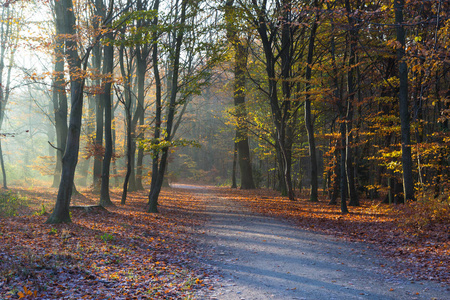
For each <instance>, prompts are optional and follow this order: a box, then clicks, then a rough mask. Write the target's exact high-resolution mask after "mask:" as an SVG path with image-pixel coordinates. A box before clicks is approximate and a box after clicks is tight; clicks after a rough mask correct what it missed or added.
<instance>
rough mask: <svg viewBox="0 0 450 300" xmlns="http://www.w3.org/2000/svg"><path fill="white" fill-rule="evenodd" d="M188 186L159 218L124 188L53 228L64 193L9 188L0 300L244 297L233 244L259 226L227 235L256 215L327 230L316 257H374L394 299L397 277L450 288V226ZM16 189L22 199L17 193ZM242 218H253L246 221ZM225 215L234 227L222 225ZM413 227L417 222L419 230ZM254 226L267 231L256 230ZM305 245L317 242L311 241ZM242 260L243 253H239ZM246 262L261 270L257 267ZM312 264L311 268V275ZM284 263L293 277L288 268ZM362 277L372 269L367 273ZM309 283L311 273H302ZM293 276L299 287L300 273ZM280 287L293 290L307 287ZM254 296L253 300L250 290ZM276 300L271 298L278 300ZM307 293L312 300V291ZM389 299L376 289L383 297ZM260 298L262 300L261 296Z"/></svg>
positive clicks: (80, 199) (421, 290)
mask: <svg viewBox="0 0 450 300" xmlns="http://www.w3.org/2000/svg"><path fill="white" fill-rule="evenodd" d="M186 187H189V186H179V187H178V188H170V189H165V190H163V192H162V195H161V198H160V213H159V214H148V213H146V212H145V203H146V202H147V193H146V192H135V193H130V194H129V197H128V201H127V204H126V205H125V206H121V205H119V202H120V192H119V191H117V190H115V191H113V192H112V193H111V196H112V200H113V202H114V203H115V204H116V206H115V207H111V208H107V210H102V209H92V210H89V211H87V210H85V209H74V210H72V211H71V214H72V221H73V223H71V224H60V225H49V224H44V222H45V220H46V219H47V217H48V211H49V210H50V209H51V207H53V205H54V201H55V199H56V195H55V193H56V190H52V189H38V188H33V189H19V188H13V189H11V193H7V194H4V195H2V197H3V198H2V199H8V200H7V203H6V204H5V203H2V202H1V201H0V208H1V209H3V211H5V207H6V208H10V209H9V211H7V212H8V213H9V214H15V215H16V216H8V217H7V216H1V215H0V299H10V298H11V299H17V298H22V299H31V298H39V299H62V298H64V299H82V298H86V299H108V298H111V299H147V298H148V299H241V298H242V299H244V295H245V292H246V291H245V288H239V287H238V285H239V284H241V283H239V280H237V278H238V277H239V276H238V275H236V276H237V277H236V276H235V275H230V273H232V274H233V273H235V272H237V271H238V270H236V268H237V267H239V266H240V265H239V264H236V259H237V261H239V259H240V260H241V261H244V258H245V259H247V261H249V260H250V258H248V253H247V252H242V253H241V252H235V251H236V249H237V248H236V247H235V244H233V243H235V242H234V240H235V239H236V238H239V237H240V236H241V235H242V232H245V231H249V232H251V231H252V229H250V228H247V229H246V230H243V229H244V228H241V229H238V230H237V231H236V228H228V229H227V230H232V231H231V232H234V233H233V234H234V235H232V237H233V238H232V239H230V241H229V242H231V244H228V245H227V244H226V243H225V240H223V239H218V238H219V237H220V234H225V236H227V235H228V236H229V232H228V233H227V231H223V230H224V228H226V226H229V225H231V226H233V224H234V223H236V222H238V223H240V222H244V221H245V222H247V223H245V222H244V223H243V224H248V225H245V226H253V225H254V224H255V223H254V221H253V218H256V219H257V220H259V221H258V222H259V223H261V221H260V220H261V218H262V219H263V220H270V221H268V224H272V225H270V226H274V228H277V227H278V228H284V227H283V226H286V225H285V224H289V228H291V229H292V228H301V229H303V230H300V229H299V230H298V231H301V232H304V234H305V236H308V235H309V234H313V233H319V234H313V236H315V238H316V236H323V237H324V241H325V242H324V243H325V244H326V245H328V246H327V247H328V248H326V249H320V251H318V252H320V255H321V256H320V257H316V258H315V259H316V260H317V259H318V260H327V259H328V260H330V259H333V258H336V255H338V257H341V258H342V257H344V256H351V255H353V254H354V255H355V258H356V257H357V256H361V255H362V256H365V257H370V258H371V259H372V262H371V266H372V267H371V270H370V272H372V273H373V272H375V273H376V274H388V275H386V277H384V278H389V280H388V281H386V280H385V281H383V282H384V283H383V284H384V286H386V287H389V286H391V287H389V290H388V292H391V293H392V295H394V294H395V293H396V292H395V291H396V290H398V289H402V287H401V286H400V285H399V282H405V281H401V280H400V279H399V278H402V280H407V282H409V284H411V285H413V282H417V285H418V286H419V287H418V288H417V289H415V288H412V287H411V288H409V287H408V293H413V297H410V298H411V299H413V298H414V297H416V298H417V299H422V296H424V297H425V296H426V295H428V294H427V293H426V292H427V291H430V289H431V288H428V285H430V286H433V287H435V286H438V287H439V288H441V294H440V295H444V296H445V295H447V294H448V293H449V284H450V236H449V229H450V228H449V224H448V223H445V222H435V221H433V220H428V222H427V223H424V224H419V223H420V222H419V221H420V219H417V218H415V217H413V216H412V214H411V209H409V208H408V209H404V208H392V207H388V206H386V205H382V204H379V203H378V202H371V201H368V200H366V201H362V205H361V206H360V207H351V208H350V210H351V213H350V214H348V215H342V214H340V213H339V208H338V207H335V206H329V205H327V203H326V202H325V200H324V201H321V202H319V203H311V202H309V201H306V200H301V199H306V198H307V196H306V195H300V197H299V199H300V200H298V201H295V202H292V201H289V200H286V199H285V198H282V197H280V196H278V194H277V193H276V192H272V191H268V190H255V191H241V190H231V189H228V188H213V187H207V188H206V187H203V188H198V187H196V188H186ZM81 192H82V194H81V195H78V196H74V197H73V199H72V205H95V204H97V202H98V201H97V199H98V196H97V195H93V194H92V193H91V192H89V191H81ZM16 193H18V194H19V195H20V196H19V197H15V195H16ZM5 195H6V196H5ZM215 204H220V205H215ZM11 207H12V208H11ZM0 211H1V210H0ZM230 212H231V216H233V218H234V217H236V218H237V219H233V218H228V217H226V218H225V219H224V216H230ZM250 212H251V213H250ZM243 216H247V217H245V218H244V219H243ZM263 216H264V217H263ZM224 220H226V222H228V223H220V222H222V221H224ZM278 220H285V221H282V222H281V221H278ZM286 220H287V221H286ZM416 221H417V222H418V224H419V225H420V226H419V225H418V226H413V225H414V224H415V223H414V222H416ZM230 222H231V223H230ZM258 222H257V223H258ZM274 222H275V223H274ZM278 222H281V223H278ZM286 222H287V223H286ZM227 224H228V225H227ZM252 224H253V225H252ZM218 225H220V226H219V227H217V226H218ZM260 225H261V224H260ZM224 226H225V227H224ZM258 226H259V225H258ZM267 226H268V225H264V226H263V227H262V228H267V233H265V234H266V236H265V237H263V238H261V237H262V236H259V235H258V234H259V233H258V234H257V235H256V236H258V237H259V238H257V241H258V244H260V245H268V244H270V245H272V244H274V243H275V244H276V243H277V242H274V241H270V240H269V238H276V236H279V235H280V234H274V235H273V236H271V235H270V234H268V233H270V232H271V230H272V229H271V228H268V227H267ZM291 229H289V230H291ZM254 230H255V231H257V230H261V228H259V229H257V228H256V227H255V229H254ZM285 230H286V232H289V230H288V229H285ZM305 230H306V231H305ZM236 234H237V235H236ZM261 234H262V233H261ZM325 235H329V236H335V237H337V239H339V240H341V241H338V240H336V239H335V238H333V239H332V240H330V238H329V237H326V236H325ZM288 239H290V238H288ZM295 239H296V240H295V242H296V243H297V244H298V243H301V240H298V237H295ZM307 239H309V242H310V241H311V236H309V238H307ZM226 240H227V239H226ZM268 241H270V242H269V243H268ZM299 241H300V242H299ZM251 242H252V243H255V241H251ZM285 242H287V240H283V241H282V243H281V244H280V247H278V248H279V250H280V251H281V250H282V249H283V248H285V247H283V246H282V245H283V243H285ZM309 242H308V243H309ZM354 242H357V243H354ZM308 243H306V242H305V244H308ZM339 243H347V244H349V245H350V246H348V247H350V250H348V251H349V252H345V251H347V250H343V247H344V245H343V244H339ZM298 245H299V244H298ZM308 245H310V247H311V250H314V249H315V248H317V247H319V248H321V247H322V246H321V245H322V244H317V243H315V244H314V243H313V244H310V243H309V244H308ZM361 245H362V246H361ZM264 247H266V246H263V248H261V249H260V250H257V249H256V250H255V249H254V248H253V250H252V249H250V250H249V249H247V250H246V251H253V252H249V253H254V254H255V258H258V256H257V255H256V254H257V253H263V252H264V253H265V252H267V251H269V252H270V251H272V250H273V249H272V248H264ZM299 248H301V247H300V246H299ZM363 248H364V249H363ZM366 248H367V249H366ZM352 249H353V250H352ZM354 249H357V250H354ZM318 250H319V249H318ZM325 250H326V251H325ZM355 251H356V252H355ZM364 252H365V253H370V255H367V254H364ZM355 253H357V254H355ZM375 253H376V254H375ZM235 254H236V257H235V256H233V255H235ZM266 254H267V253H266ZM250 255H251V254H250ZM378 255H380V256H379V257H378ZM375 256H376V257H375ZM269 258H270V255H269ZM233 259H234V261H233ZM259 259H260V258H259ZM335 260H336V261H339V259H337V258H336V259H335ZM351 260H352V258H351V257H346V258H345V261H344V260H341V261H339V262H340V263H341V264H342V263H344V265H343V266H342V267H341V268H340V270H341V271H339V272H341V273H342V270H346V269H345V268H346V266H345V263H349V262H351ZM288 265H289V264H288ZM241 267H242V268H247V269H245V271H246V272H252V269H251V268H249V266H248V265H247V266H246V265H242V266H241ZM273 267H275V268H277V266H273ZM305 267H306V265H305V264H304V262H303V265H302V268H305ZM310 267H311V266H308V268H310ZM280 268H282V269H280V270H283V272H284V271H285V269H283V268H285V266H282V267H280ZM314 268H315V267H312V269H311V270H312V271H311V272H316V271H317V270H320V269H323V268H321V266H320V265H319V266H317V268H316V269H314ZM314 270H316V271H314ZM241 271H242V270H241ZM360 271H361V270H360ZM365 271H366V273H367V271H368V270H365ZM283 272H279V273H275V274H279V275H280V276H281V277H283V276H284V275H286V274H287V273H286V274H284V273H283ZM287 272H289V271H287ZM236 274H237V273H236ZM272 274H273V273H272ZM241 275H242V273H241ZM282 275H283V276H282ZM319 275H320V274H319ZM322 275H323V276H325V277H327V276H334V275H329V274H326V273H323V274H322ZM230 276H231V277H230ZM245 276H246V275H244V277H245ZM258 276H259V275H258ZM302 276H303V277H305V275H304V274H303V275H302ZM377 276H378V275H377ZM379 276H381V275H379ZM256 277H257V276H256ZM256 277H255V278H256ZM338 277H339V276H338ZM266 279H267V278H266ZM272 279H273V278H272ZM328 279H329V281H330V282H328V283H327V286H328V285H334V286H336V288H339V289H342V288H344V289H349V290H351V291H353V292H355V293H356V291H359V290H358V289H352V287H351V285H354V284H355V282H352V281H355V280H353V279H348V278H347V279H348V280H347V279H346V278H345V277H344V279H345V280H347V282H346V285H345V284H344V283H343V282H340V280H344V279H342V278H341V279H339V278H337V277H336V278H331V277H328ZM236 280H237V281H236ZM264 280H265V279H264ZM287 280H288V281H289V280H290V281H292V278H287ZM308 280H310V281H309V283H310V285H311V288H313V289H318V286H316V285H317V284H319V283H317V282H314V284H312V282H313V281H311V280H314V279H313V278H309V279H308ZM399 280H400V281H399ZM248 283H249V282H247V284H248ZM306 283H308V282H306ZM251 284H254V283H251ZM366 285H370V283H366ZM283 288H284V289H285V290H286V291H290V293H293V291H295V290H296V289H302V288H305V287H304V286H301V285H299V286H298V287H297V286H295V285H294V286H292V287H291V286H285V287H283ZM266 292H269V291H266ZM233 293H235V294H233ZM236 293H237V294H236ZM252 293H253V292H252ZM430 293H431V292H430ZM442 293H444V294H442ZM369 294H370V291H369V292H367V293H366V291H360V292H359V293H357V294H352V295H354V296H355V297H362V298H365V299H366V298H368V299H376V298H371V297H370V296H368V295H369ZM248 295H249V296H248V297H251V295H252V294H248ZM267 295H269V294H267ZM270 295H273V293H272V294H270ZM270 295H269V296H267V299H271V298H270ZM289 295H290V296H292V295H291V294H289ZM304 295H306V296H305V297H306V298H304V299H310V298H308V297H313V296H314V295H313V294H311V295H309V294H304ZM308 295H309V296H308ZM337 295H338V294H337ZM347 295H349V294H348V293H347ZM358 295H359V296H358ZM383 295H384V294H379V296H380V299H382V298H383ZM408 295H409V294H408ZM429 295H432V294H429ZM290 296H289V297H290ZM236 297H239V298H236ZM256 297H257V298H254V299H264V298H258V297H259V296H256ZM293 297H295V296H293ZM336 297H337V298H338V299H339V296H336ZM394 298H395V297H394ZM435 298H436V299H439V297H435ZM246 299H250V298H246ZM291 299H295V298H291ZM297 299H302V298H301V297H300V298H297ZM342 299H344V298H342ZM423 299H430V297H428V298H423ZM443 299H444V298H443Z"/></svg>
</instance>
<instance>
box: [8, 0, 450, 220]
mask: <svg viewBox="0 0 450 300" xmlns="http://www.w3.org/2000/svg"><path fill="white" fill-rule="evenodd" d="M0 8H1V14H2V18H1V23H0V34H1V44H0V47H1V48H0V88H1V89H0V97H1V98H0V116H1V118H0V124H1V132H2V139H1V147H2V148H0V158H1V167H2V174H3V176H2V178H3V187H4V188H7V186H8V183H9V184H24V183H26V184H27V185H42V184H47V185H48V184H49V183H48V182H49V181H52V186H54V187H59V194H58V197H57V206H56V208H55V210H54V212H53V214H52V217H51V218H49V220H48V221H49V222H61V221H62V222H64V221H68V220H70V217H69V213H68V207H69V205H70V197H71V194H72V192H75V190H76V188H77V187H83V186H89V187H91V188H92V189H93V190H94V191H97V192H99V193H100V191H101V193H100V195H101V196H100V199H101V201H100V203H101V204H102V205H109V204H110V202H109V196H108V191H109V187H110V185H111V186H121V187H122V188H123V196H122V201H123V203H125V201H126V195H127V191H135V190H139V189H144V188H148V187H149V186H150V193H149V202H148V204H149V207H148V211H154V212H155V211H157V198H158V195H159V191H160V189H161V186H162V185H163V183H164V180H163V179H166V180H168V181H184V182H204V183H209V184H216V185H233V186H240V187H241V188H243V189H247V188H250V189H251V188H255V187H269V188H272V189H276V190H279V191H280V192H281V194H282V195H286V196H288V197H289V198H290V199H291V200H295V198H296V196H295V192H296V191H302V190H303V189H305V188H306V189H309V193H310V200H311V201H317V200H318V197H319V192H322V193H323V194H324V195H326V196H327V198H328V199H329V202H330V204H336V203H338V202H340V204H341V211H342V212H344V213H345V212H347V211H348V208H347V204H350V205H352V206H358V205H359V199H360V198H370V199H372V200H374V199H380V200H383V201H385V202H387V203H400V202H404V201H405V200H406V201H409V200H418V201H422V202H423V201H424V202H427V203H429V204H430V205H432V206H433V207H436V211H438V212H443V211H448V206H449V197H448V181H449V180H448V176H449V158H450V157H449V150H448V149H449V147H448V143H449V124H448V117H449V112H450V110H449V96H450V90H449V26H450V21H449V14H448V11H449V1H445V0H428V1H413V0H411V1H405V0H399V1H363V0H357V1H350V0H345V1H320V0H314V1H290V0H283V1H257V0H251V1H242V0H239V1H232V0H229V1H223V2H220V1H218V2H211V1H200V0H196V1H192V0H179V1H162V2H160V1H159V0H154V1H150V0H148V1H147V0H136V1H117V0H116V1H113V0H110V1H100V0H92V1H70V0H61V1H56V2H54V1H19V0H7V1H6V2H3V4H1V6H0ZM78 149H79V151H78ZM78 153H79V154H78ZM63 156H64V159H63ZM75 170H76V171H75ZM236 178H237V179H236ZM58 203H59V204H58Z"/></svg>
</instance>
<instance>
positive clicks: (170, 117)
mask: <svg viewBox="0 0 450 300" xmlns="http://www.w3.org/2000/svg"><path fill="white" fill-rule="evenodd" d="M187 4H188V0H182V2H181V15H180V19H179V25H180V28H179V29H178V32H177V34H176V43H175V52H174V56H173V60H174V61H173V65H172V66H173V75H172V84H171V87H172V89H171V91H170V101H169V107H168V113H167V123H166V132H167V141H169V142H170V141H171V140H172V137H173V136H172V126H173V121H174V117H175V110H176V99H177V95H178V76H179V68H180V55H181V44H182V43H183V36H184V30H185V28H183V26H184V25H185V23H186V7H187ZM168 154H169V147H164V148H163V149H162V155H161V160H160V163H159V169H158V177H157V178H156V182H155V184H154V185H152V187H153V189H152V190H150V194H149V208H148V212H151V213H156V212H158V197H159V193H160V192H161V187H162V183H163V179H164V173H165V171H166V165H167V157H168Z"/></svg>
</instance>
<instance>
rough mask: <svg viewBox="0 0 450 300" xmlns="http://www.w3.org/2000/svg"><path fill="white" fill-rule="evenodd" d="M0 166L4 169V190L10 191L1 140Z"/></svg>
mask: <svg viewBox="0 0 450 300" xmlns="http://www.w3.org/2000/svg"><path fill="white" fill-rule="evenodd" d="M0 165H1V167H2V179H3V188H4V189H5V190H7V189H8V185H7V184H6V170H5V162H4V160H3V150H2V141H1V139H0Z"/></svg>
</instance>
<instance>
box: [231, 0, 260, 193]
mask: <svg viewBox="0 0 450 300" xmlns="http://www.w3.org/2000/svg"><path fill="white" fill-rule="evenodd" d="M233 3H234V0H228V1H227V2H226V7H225V14H226V16H225V18H226V22H227V38H228V40H229V42H230V43H231V44H232V45H233V47H234V60H235V61H234V63H235V66H234V95H233V97H234V107H235V118H236V123H237V126H236V141H235V147H237V151H238V154H239V169H240V177H241V189H254V188H255V183H254V180H253V170H252V164H251V160H250V147H249V142H248V128H247V109H246V106H245V94H246V75H245V73H246V70H247V60H248V48H247V45H246V41H244V40H243V39H241V38H239V36H238V32H237V30H236V27H235V24H234V23H235V22H236V20H235V18H234V16H233V15H232V13H233V11H232V9H233ZM233 180H235V177H233ZM233 186H235V185H233Z"/></svg>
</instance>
